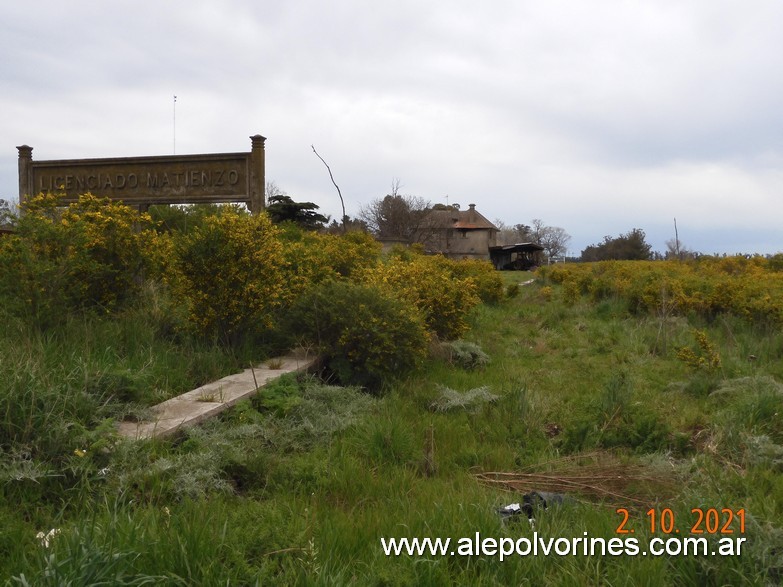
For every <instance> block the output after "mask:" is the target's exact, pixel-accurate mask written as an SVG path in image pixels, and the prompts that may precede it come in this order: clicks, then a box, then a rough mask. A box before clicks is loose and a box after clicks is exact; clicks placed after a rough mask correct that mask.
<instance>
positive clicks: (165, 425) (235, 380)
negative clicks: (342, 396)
mask: <svg viewBox="0 0 783 587" xmlns="http://www.w3.org/2000/svg"><path fill="white" fill-rule="evenodd" d="M316 360H317V359H316V357H308V356H307V354H306V353H302V354H292V355H288V356H285V357H278V358H276V359H269V360H268V361H266V362H265V363H263V364H262V365H259V366H258V367H256V366H254V367H253V368H251V369H245V370H244V371H242V372H241V373H237V374H235V375H229V376H227V377H223V378H222V379H218V380H217V381H213V382H212V383H207V384H206V385H202V386H201V387H198V388H196V389H194V390H192V391H189V392H187V393H184V394H182V395H180V396H178V397H175V398H172V399H170V400H166V401H165V402H163V403H161V404H158V405H157V406H153V408H152V411H153V413H154V414H155V419H154V420H152V421H148V422H120V424H119V425H118V430H119V432H120V434H121V435H122V436H126V437H128V438H135V439H137V440H139V439H143V438H152V437H164V436H170V435H172V434H174V433H175V432H176V431H177V430H179V429H180V428H183V427H187V426H194V425H196V424H198V423H199V422H202V421H203V420H205V419H206V418H211V417H212V416H215V415H217V414H219V413H220V412H222V411H223V410H225V409H227V408H229V407H231V406H233V405H234V404H235V403H237V402H238V401H239V400H241V399H243V398H246V397H249V396H251V395H253V394H254V393H255V392H256V391H258V390H259V389H260V388H261V387H263V386H264V385H266V384H267V383H269V382H270V381H272V380H273V379H277V378H278V377H280V376H281V375H283V374H285V373H292V372H298V371H307V370H308V369H310V368H311V367H313V366H314V365H315V363H316ZM270 364H271V367H270ZM272 367H279V368H277V369H274V368H272Z"/></svg>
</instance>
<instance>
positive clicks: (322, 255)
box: [280, 225, 381, 303]
mask: <svg viewBox="0 0 783 587" xmlns="http://www.w3.org/2000/svg"><path fill="white" fill-rule="evenodd" d="M280 240H281V242H282V244H283V258H284V265H283V273H284V278H285V283H286V290H285V298H286V300H285V301H286V302H287V303H291V302H293V301H294V300H295V299H296V298H297V297H298V296H300V295H302V294H303V293H304V292H305V291H307V290H308V289H309V288H311V287H312V286H314V285H316V284H318V283H321V282H323V281H326V280H329V279H341V278H347V277H350V276H351V275H352V274H353V272H354V271H356V270H359V269H364V268H367V267H372V266H373V265H375V264H376V263H378V260H379V258H380V249H381V246H380V244H379V243H378V242H377V241H376V240H375V239H374V238H372V237H371V236H370V235H368V234H365V233H363V232H350V233H348V234H346V235H334V234H319V233H316V232H312V231H306V230H302V229H300V228H298V227H296V226H291V225H289V226H285V227H283V228H282V229H281V233H280Z"/></svg>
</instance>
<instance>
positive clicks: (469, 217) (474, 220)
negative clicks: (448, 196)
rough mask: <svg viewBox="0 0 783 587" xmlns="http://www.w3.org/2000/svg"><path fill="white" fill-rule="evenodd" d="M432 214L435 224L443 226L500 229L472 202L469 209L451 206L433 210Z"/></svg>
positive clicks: (469, 228)
mask: <svg viewBox="0 0 783 587" xmlns="http://www.w3.org/2000/svg"><path fill="white" fill-rule="evenodd" d="M430 214H431V217H432V218H433V220H434V224H436V225H438V226H441V227H443V228H458V229H463V230H476V229H484V230H487V229H489V230H498V227H497V226H495V225H494V224H492V223H491V222H490V221H489V220H487V219H486V218H485V217H484V216H483V215H482V214H481V212H479V211H478V210H476V204H471V205H470V206H469V208H468V209H467V210H458V209H457V208H453V207H450V208H448V209H440V210H433V211H432V212H431V213H430Z"/></svg>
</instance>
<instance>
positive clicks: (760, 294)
mask: <svg viewBox="0 0 783 587" xmlns="http://www.w3.org/2000/svg"><path fill="white" fill-rule="evenodd" d="M540 271H541V273H542V275H543V276H544V277H545V279H548V280H549V281H551V282H553V283H560V284H562V285H563V287H564V289H565V290H566V291H567V292H569V293H570V295H572V296H574V295H590V296H591V297H592V298H593V299H595V300H599V299H603V298H607V297H616V298H619V299H624V300H626V301H628V306H629V309H630V310H631V311H632V312H636V313H645V312H648V313H657V312H660V311H661V310H663V309H665V310H666V311H670V310H671V311H675V312H678V313H681V314H685V313H688V312H693V313H696V314H698V315H701V316H705V317H712V316H715V315H717V314H721V313H728V314H734V315H736V316H740V317H742V318H745V319H747V320H749V321H753V322H759V323H764V322H768V323H771V324H783V273H781V271H780V270H779V262H778V260H777V259H776V258H774V257H773V258H772V259H765V258H763V257H750V258H746V257H742V256H739V257H725V258H715V257H702V258H699V259H696V260H692V261H688V262H678V261H602V262H599V263H573V264H570V265H557V266H552V267H542V268H541V269H540Z"/></svg>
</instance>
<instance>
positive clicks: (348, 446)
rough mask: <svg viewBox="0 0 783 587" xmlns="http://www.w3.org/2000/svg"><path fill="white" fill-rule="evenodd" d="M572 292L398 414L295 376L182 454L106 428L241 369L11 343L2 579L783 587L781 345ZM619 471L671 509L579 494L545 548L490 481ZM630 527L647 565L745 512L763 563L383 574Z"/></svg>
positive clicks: (545, 565)
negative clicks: (574, 469)
mask: <svg viewBox="0 0 783 587" xmlns="http://www.w3.org/2000/svg"><path fill="white" fill-rule="evenodd" d="M504 277H505V278H506V280H507V282H508V284H511V283H514V282H515V280H516V281H519V280H520V276H519V275H518V274H504ZM552 290H553V291H552V292H540V286H539V285H538V284H534V285H528V286H524V287H520V288H519V292H518V294H517V295H516V296H515V297H513V298H511V299H508V300H506V301H504V302H502V303H499V304H497V305H491V306H481V307H479V308H477V309H476V311H474V312H473V314H472V315H471V316H470V320H471V325H472V328H471V330H470V332H469V333H468V334H467V335H466V336H465V340H466V341H467V342H469V343H472V344H475V345H476V346H475V347H473V346H471V347H470V348H471V349H473V350H474V351H475V350H476V349H480V350H481V351H482V352H483V353H486V355H487V356H488V357H489V362H487V363H486V364H484V365H483V366H481V367H480V368H463V367H461V366H460V364H459V363H455V362H454V361H449V360H448V357H443V356H440V358H438V357H433V358H432V359H431V360H430V361H429V362H428V363H427V365H426V366H425V368H423V369H422V370H420V371H419V372H418V373H416V374H415V375H413V376H411V377H409V378H407V379H405V380H403V381H399V382H397V383H396V384H394V385H393V386H391V387H390V389H389V390H388V392H387V393H386V394H384V395H382V396H380V397H378V396H371V395H368V394H366V393H363V392H362V391H361V390H359V389H356V388H339V387H333V386H329V385H324V384H323V383H321V382H319V381H317V380H315V379H313V378H309V377H299V378H296V377H288V376H287V377H284V378H282V379H281V380H280V381H279V382H277V383H276V384H274V385H272V386H270V387H269V388H267V389H266V390H262V392H261V394H260V395H259V396H257V397H256V398H254V399H253V400H251V401H246V402H242V403H241V404H239V405H238V406H236V407H235V408H234V409H232V410H230V411H228V412H227V413H225V414H224V415H223V416H221V417H220V418H219V419H218V420H214V421H210V422H208V423H205V424H204V425H203V426H200V427H198V428H195V429H191V430H189V431H187V432H185V433H183V434H182V435H181V436H179V437H178V438H176V439H174V440H173V441H149V442H140V443H130V442H126V441H120V440H119V439H117V438H115V437H114V436H113V435H112V434H111V429H110V427H107V425H106V424H104V425H103V426H102V422H104V421H105V419H106V418H112V417H117V415H118V414H121V413H123V410H126V411H127V410H129V409H130V408H128V407H127V406H128V405H130V404H134V403H135V404H138V405H139V406H143V405H145V403H146V404H148V403H150V402H152V401H153V400H154V399H156V398H158V397H165V396H168V395H170V394H173V393H175V392H179V391H183V390H184V389H183V388H189V386H195V385H197V384H199V383H203V382H204V380H205V378H206V379H209V378H216V377H218V376H220V375H222V374H223V373H224V372H225V371H227V370H231V369H233V368H235V367H241V366H242V365H241V362H242V361H244V359H243V358H242V357H237V356H231V355H229V354H227V353H226V352H225V351H220V350H219V349H217V348H213V347H210V346H208V345H196V344H195V343H193V342H192V341H187V340H176V339H174V338H172V337H171V336H169V335H168V334H167V333H166V332H165V331H164V332H161V331H160V329H157V328H156V326H155V324H156V322H155V320H153V319H149V320H145V319H143V316H142V314H136V315H129V316H127V317H125V318H120V319H119V320H115V321H107V320H102V319H88V320H81V321H72V322H70V323H69V324H68V328H66V329H63V330H62V331H57V332H54V333H49V334H46V335H44V334H37V333H34V332H29V331H27V330H26V329H24V328H23V326H22V325H20V324H11V326H10V328H9V329H7V332H8V334H7V335H5V336H4V337H3V338H0V351H2V356H3V362H2V365H1V366H0V369H2V370H3V371H2V378H1V379H0V406H2V410H3V415H4V416H5V422H7V424H5V425H4V432H3V434H4V436H3V439H2V449H3V453H2V461H1V464H2V468H0V476H1V477H0V486H1V487H2V497H3V502H2V503H0V576H1V577H7V578H9V581H10V584H30V585H55V584H63V583H65V582H66V581H67V580H70V581H72V582H73V584H79V585H89V584H98V583H99V582H100V581H109V582H111V584H126V585H141V584H160V583H163V584H171V585H180V584H181V585H190V584H201V585H226V584H229V585H254V584H258V585H269V584H286V585H289V584H290V585H297V584H298V585H348V584H355V585H451V584H470V585H511V584H514V585H517V584H531V585H586V584H589V585H601V584H606V585H724V584H732V585H737V584H753V585H755V584H765V583H767V584H776V583H778V582H779V581H780V580H781V579H782V578H783V505H781V504H783V481H781V478H782V477H781V472H783V424H781V414H782V413H783V412H782V411H781V410H783V391H781V385H782V384H781V380H782V379H783V372H781V367H780V364H781V361H780V359H781V357H782V356H783V333H780V332H779V331H778V330H775V329H773V328H766V327H765V326H764V325H760V324H756V325H749V324H747V323H745V322H743V321H741V320H738V319H734V318H732V317H730V316H727V317H718V318H716V319H715V320H712V321H711V322H704V321H702V320H699V319H695V318H691V319H688V318H684V317H667V318H666V319H665V320H662V319H661V318H660V317H657V316H652V315H651V316H648V317H646V316H639V315H631V314H629V313H628V311H627V307H626V305H625V304H624V303H623V301H622V300H614V299H605V300H602V301H600V302H597V303H590V302H588V301H586V300H584V299H580V300H577V301H576V302H575V303H572V302H569V301H568V300H567V299H565V298H564V297H563V295H562V292H561V290H560V288H559V287H558V286H554V287H553V288H552ZM550 298H551V299H550ZM694 328H698V329H703V330H705V331H706V333H707V336H708V338H709V340H710V341H711V342H712V343H713V344H714V345H715V347H716V349H717V350H718V352H719V353H720V356H721V367H720V370H719V371H717V372H713V373H706V372H702V371H699V370H698V369H694V368H692V367H689V366H688V365H687V364H686V363H685V362H683V361H682V360H680V359H678V358H677V348H679V347H682V346H692V345H693V337H692V334H691V333H692V330H693V329H694ZM664 338H665V341H664ZM664 342H665V344H664ZM750 355H753V357H754V358H753V359H749V356H750ZM445 390H448V391H445ZM477 390H479V391H477ZM480 390H483V391H480ZM444 406H445V407H444ZM76 449H80V450H81V449H84V450H85V451H86V453H85V455H84V456H79V455H77V454H75V453H74V451H75V450H76ZM601 451H612V454H613V455H615V456H616V458H618V459H622V460H623V462H628V463H631V464H635V465H641V466H644V467H648V468H649V470H650V471H653V472H654V473H655V475H657V476H658V477H659V479H660V481H661V482H662V483H661V486H662V487H666V489H665V490H664V489H662V493H661V495H660V499H659V500H658V501H650V503H649V504H645V505H639V504H633V503H631V502H630V501H625V499H624V497H622V496H620V497H614V498H612V497H610V496H606V498H605V499H604V500H603V501H602V500H599V499H596V498H595V497H591V496H589V495H587V496H586V495H584V494H580V493H578V492H573V493H572V495H573V497H575V498H577V499H576V500H575V501H574V502H573V503H570V504H566V505H564V506H563V507H560V508H555V509H551V510H549V511H546V512H539V513H538V515H537V516H536V518H537V523H536V527H535V528H531V526H530V525H529V524H528V523H527V521H526V520H521V521H519V522H513V521H512V522H506V523H504V522H503V521H501V519H500V517H499V516H498V515H497V513H496V509H497V508H498V507H502V506H504V505H506V504H508V503H512V502H516V501H520V499H521V495H520V494H519V493H513V492H512V493H509V492H506V491H503V490H501V489H500V488H499V487H489V486H487V485H485V484H482V483H480V482H479V481H478V479H477V478H476V475H475V474H476V473H479V472H489V471H494V472H512V471H550V472H551V473H552V474H557V471H558V470H559V469H558V466H559V465H558V463H561V464H562V463H564V462H567V461H565V460H564V458H565V457H566V456H578V455H584V454H595V453H596V452H601ZM432 465H434V466H432ZM663 481H668V483H663ZM642 494H643V491H642V488H640V489H639V492H638V495H642ZM625 497H628V498H634V497H636V494H629V495H627V496H625ZM619 506H623V507H627V508H629V509H630V510H631V523H632V524H633V527H634V528H635V530H636V531H635V534H634V536H635V537H637V538H639V540H640V542H641V543H644V542H645V541H646V540H648V539H650V538H651V537H652V536H653V535H651V534H650V531H649V529H647V526H646V522H647V520H648V518H647V516H646V515H645V512H646V510H647V509H650V508H654V509H656V510H657V511H660V510H662V509H663V508H667V507H668V508H671V509H672V510H673V511H674V514H675V516H676V519H677V520H678V524H681V527H682V528H683V529H684V530H685V531H687V530H688V529H689V527H690V525H691V524H690V522H691V521H692V514H691V509H693V508H703V509H706V508H717V509H719V510H720V509H721V508H730V509H732V510H734V511H736V510H739V509H741V508H744V509H745V510H746V512H747V528H746V534H745V537H747V539H748V542H747V548H746V549H745V551H744V552H743V556H741V557H695V558H689V557H682V556H679V557H678V556H663V557H651V556H648V557H641V556H638V557H631V556H627V555H624V556H603V557H601V556H597V557H586V556H581V555H580V556H566V557H557V556H550V557H543V556H538V557H512V558H509V559H507V560H504V561H503V562H500V561H499V560H498V559H497V557H489V556H483V557H478V556H474V557H457V556H445V557H431V556H421V557H419V556H407V555H402V556H399V557H386V556H384V554H383V552H382V550H381V546H380V539H381V537H386V538H388V537H403V536H406V537H426V536H430V537H444V538H445V537H451V538H452V539H454V540H456V539H458V538H460V537H471V536H474V535H475V533H476V532H479V533H480V534H481V536H482V537H494V538H501V537H510V538H514V539H515V540H516V539H518V538H521V537H528V538H530V537H532V533H533V531H534V530H535V531H537V532H538V533H539V535H542V536H546V537H569V538H574V537H582V536H584V533H585V532H587V533H588V534H589V535H590V536H592V537H604V538H606V539H609V538H612V537H617V534H616V533H615V531H616V529H617V527H618V524H619V522H620V516H619V515H618V514H617V513H616V512H615V509H616V508H617V507H619ZM51 528H59V529H60V530H61V532H60V534H59V535H58V536H56V537H55V538H54V539H53V541H52V544H51V545H50V547H49V548H43V547H41V546H40V544H39V543H38V541H37V540H36V538H35V536H36V533H37V532H39V531H48V530H49V529H51ZM656 536H661V534H660V533H658V534H656ZM664 537H665V536H664Z"/></svg>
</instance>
